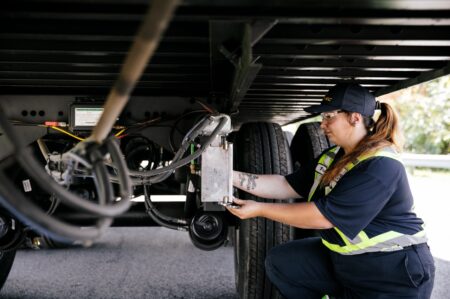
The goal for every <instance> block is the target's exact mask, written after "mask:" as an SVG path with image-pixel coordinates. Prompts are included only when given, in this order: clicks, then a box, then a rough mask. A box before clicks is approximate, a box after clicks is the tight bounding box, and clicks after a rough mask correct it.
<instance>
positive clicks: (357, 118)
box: [350, 112, 363, 127]
mask: <svg viewBox="0 0 450 299" xmlns="http://www.w3.org/2000/svg"><path fill="white" fill-rule="evenodd" d="M362 121H363V117H362V115H361V113H357V112H353V113H352V114H351V115H350V124H351V125H352V126H353V127H354V126H356V124H357V123H359V122H362Z"/></svg>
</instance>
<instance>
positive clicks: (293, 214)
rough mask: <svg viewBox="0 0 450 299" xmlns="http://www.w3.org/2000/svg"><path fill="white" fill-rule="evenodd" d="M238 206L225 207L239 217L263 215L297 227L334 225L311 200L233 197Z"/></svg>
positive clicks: (319, 227)
mask: <svg viewBox="0 0 450 299" xmlns="http://www.w3.org/2000/svg"><path fill="white" fill-rule="evenodd" d="M234 203H235V204H236V205H239V208H227V209H228V211H230V212H231V213H232V214H234V215H235V216H237V217H239V218H241V219H248V218H253V217H265V218H268V219H271V220H274V221H278V222H282V223H284V224H288V225H291V226H295V227H299V228H313V229H328V228H332V227H333V226H334V225H333V224H332V223H331V222H330V221H328V219H327V218H325V217H324V216H323V215H322V213H321V212H320V211H319V209H317V207H316V205H315V204H314V203H313V202H302V203H265V202H257V201H253V200H242V199H237V198H235V199H234Z"/></svg>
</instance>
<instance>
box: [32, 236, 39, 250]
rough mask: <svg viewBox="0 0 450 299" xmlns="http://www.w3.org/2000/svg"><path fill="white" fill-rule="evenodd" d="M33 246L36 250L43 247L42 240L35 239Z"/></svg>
mask: <svg viewBox="0 0 450 299" xmlns="http://www.w3.org/2000/svg"><path fill="white" fill-rule="evenodd" d="M31 244H32V245H33V247H34V248H39V247H40V246H41V238H39V237H36V238H33V240H32V241H31Z"/></svg>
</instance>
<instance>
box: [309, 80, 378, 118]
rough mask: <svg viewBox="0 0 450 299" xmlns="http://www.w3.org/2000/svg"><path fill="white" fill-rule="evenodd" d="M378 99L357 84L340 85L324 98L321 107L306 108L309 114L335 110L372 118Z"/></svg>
mask: <svg viewBox="0 0 450 299" xmlns="http://www.w3.org/2000/svg"><path fill="white" fill-rule="evenodd" d="M375 103H376V99H375V97H374V96H373V94H371V93H370V92H369V91H368V90H367V89H365V88H364V87H362V86H361V85H359V84H356V83H338V84H336V85H335V86H333V87H332V88H331V89H330V90H329V91H328V93H327V94H326V95H325V96H324V97H323V99H322V102H321V103H320V105H315V106H310V107H307V108H305V111H306V112H309V113H321V112H328V111H333V110H345V111H349V112H358V113H361V114H362V115H364V116H372V115H373V113H374V111H375V105H376V104H375Z"/></svg>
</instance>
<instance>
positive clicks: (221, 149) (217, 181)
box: [201, 138, 233, 210]
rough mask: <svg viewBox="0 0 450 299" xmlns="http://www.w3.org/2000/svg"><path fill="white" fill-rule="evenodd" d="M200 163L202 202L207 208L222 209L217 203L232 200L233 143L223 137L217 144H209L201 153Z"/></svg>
mask: <svg viewBox="0 0 450 299" xmlns="http://www.w3.org/2000/svg"><path fill="white" fill-rule="evenodd" d="M201 163H202V164H201V165H202V167H201V177H202V186H201V198H202V202H203V203H206V205H205V208H206V209H207V210H223V209H224V208H223V207H222V206H221V205H218V204H222V205H224V204H225V205H226V204H231V203H232V202H233V144H232V143H228V142H227V141H226V140H225V138H223V140H222V142H221V143H219V144H211V145H210V146H209V147H208V148H207V149H206V150H205V151H204V152H203V153H202V160H201ZM209 203H216V204H214V205H211V204H209ZM217 203H218V204H217Z"/></svg>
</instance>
